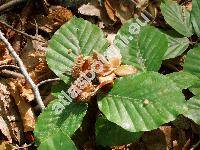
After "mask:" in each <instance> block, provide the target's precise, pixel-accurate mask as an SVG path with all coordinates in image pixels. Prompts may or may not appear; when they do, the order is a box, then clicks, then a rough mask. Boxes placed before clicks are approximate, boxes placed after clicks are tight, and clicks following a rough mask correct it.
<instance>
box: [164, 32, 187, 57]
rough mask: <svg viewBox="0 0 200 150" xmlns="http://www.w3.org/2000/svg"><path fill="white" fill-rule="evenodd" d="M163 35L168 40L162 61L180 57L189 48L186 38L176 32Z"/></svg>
mask: <svg viewBox="0 0 200 150" xmlns="http://www.w3.org/2000/svg"><path fill="white" fill-rule="evenodd" d="M165 35H166V36H167V39H168V49H167V51H166V53H165V56H164V59H170V58H175V57H177V56H179V55H181V54H182V53H183V52H184V51H185V50H186V49H187V48H188V46H189V40H188V38H187V37H183V36H181V35H180V34H177V32H174V31H169V32H166V33H165Z"/></svg>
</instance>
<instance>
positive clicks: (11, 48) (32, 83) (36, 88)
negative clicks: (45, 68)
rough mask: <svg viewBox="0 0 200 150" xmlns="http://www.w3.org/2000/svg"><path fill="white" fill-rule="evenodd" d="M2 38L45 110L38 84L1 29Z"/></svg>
mask: <svg viewBox="0 0 200 150" xmlns="http://www.w3.org/2000/svg"><path fill="white" fill-rule="evenodd" d="M0 39H1V40H2V41H3V42H4V43H5V44H6V46H7V49H8V50H9V52H10V53H11V54H12V56H13V57H14V58H15V60H16V62H17V64H18V66H19V68H20V70H21V73H22V74H23V75H24V77H25V79H26V80H27V81H28V82H29V84H30V85H31V87H32V89H33V92H34V94H35V98H36V100H37V103H38V105H39V107H40V109H41V110H43V109H44V108H45V106H44V103H43V101H42V98H41V96H40V92H39V89H38V87H37V85H36V84H35V83H34V82H33V80H32V79H31V77H30V76H29V74H28V72H27V70H26V68H25V66H24V64H23V62H22V60H21V59H20V58H19V56H18V55H17V53H16V52H15V50H14V49H13V47H12V46H11V44H10V43H9V42H8V40H7V39H6V38H5V37H4V35H3V33H2V32H1V31H0Z"/></svg>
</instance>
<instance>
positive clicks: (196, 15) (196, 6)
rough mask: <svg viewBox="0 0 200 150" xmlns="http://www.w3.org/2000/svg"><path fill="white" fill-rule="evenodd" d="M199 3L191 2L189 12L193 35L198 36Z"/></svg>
mask: <svg viewBox="0 0 200 150" xmlns="http://www.w3.org/2000/svg"><path fill="white" fill-rule="evenodd" d="M199 14H200V1H199V0H192V11H191V21H192V26H193V28H194V31H195V33H196V34H197V35H198V36H200V19H199Z"/></svg>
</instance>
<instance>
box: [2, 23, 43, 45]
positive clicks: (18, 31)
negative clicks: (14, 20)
mask: <svg viewBox="0 0 200 150" xmlns="http://www.w3.org/2000/svg"><path fill="white" fill-rule="evenodd" d="M0 24H3V25H4V26H6V27H7V28H10V29H12V30H13V31H15V32H17V33H19V34H21V35H24V36H26V37H28V38H30V39H32V40H37V41H40V42H43V43H46V42H45V41H43V40H41V39H39V38H38V37H36V36H32V35H29V34H27V33H25V32H22V31H20V30H17V29H14V28H13V27H12V26H10V25H8V24H7V23H5V22H2V21H0Z"/></svg>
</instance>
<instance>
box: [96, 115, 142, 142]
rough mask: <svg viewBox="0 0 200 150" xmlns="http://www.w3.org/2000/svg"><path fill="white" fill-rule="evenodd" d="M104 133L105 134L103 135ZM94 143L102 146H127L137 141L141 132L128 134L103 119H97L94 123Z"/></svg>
mask: <svg viewBox="0 0 200 150" xmlns="http://www.w3.org/2000/svg"><path fill="white" fill-rule="evenodd" d="M105 132H106V134H105ZM95 133H96V142H97V145H102V146H116V145H123V144H129V143H131V142H133V141H134V140H136V139H138V138H139V137H140V136H141V134H142V132H129V131H126V130H124V129H123V128H121V127H120V126H118V125H116V124H115V123H112V122H110V121H108V120H107V119H105V118H104V117H99V118H97V121H96V132H95Z"/></svg>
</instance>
